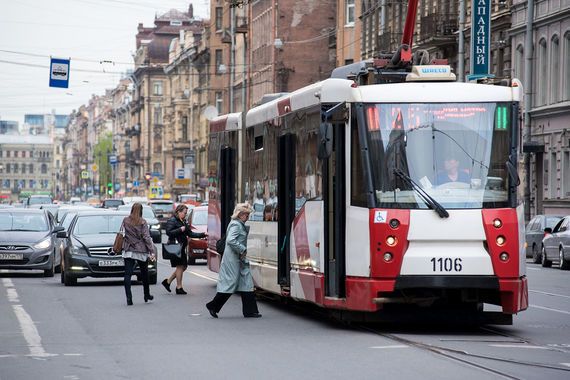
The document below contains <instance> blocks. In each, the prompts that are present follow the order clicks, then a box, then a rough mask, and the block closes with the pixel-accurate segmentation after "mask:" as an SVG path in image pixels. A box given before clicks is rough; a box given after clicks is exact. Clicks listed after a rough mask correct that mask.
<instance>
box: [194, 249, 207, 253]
mask: <svg viewBox="0 0 570 380" xmlns="http://www.w3.org/2000/svg"><path fill="white" fill-rule="evenodd" d="M192 251H193V252H194V253H204V250H203V249H193V250H192Z"/></svg>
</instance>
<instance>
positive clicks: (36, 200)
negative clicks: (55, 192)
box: [28, 196, 52, 205]
mask: <svg viewBox="0 0 570 380" xmlns="http://www.w3.org/2000/svg"><path fill="white" fill-rule="evenodd" d="M51 202H52V201H51V198H50V197H48V196H46V197H30V199H29V200H28V204H29V205H43V204H46V203H51Z"/></svg>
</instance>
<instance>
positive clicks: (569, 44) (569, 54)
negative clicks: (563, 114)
mask: <svg viewBox="0 0 570 380" xmlns="http://www.w3.org/2000/svg"><path fill="white" fill-rule="evenodd" d="M563 53H564V54H563V55H562V56H563V57H564V62H563V63H562V64H563V65H564V91H563V94H564V100H570V32H566V34H565V35H564V52H563Z"/></svg>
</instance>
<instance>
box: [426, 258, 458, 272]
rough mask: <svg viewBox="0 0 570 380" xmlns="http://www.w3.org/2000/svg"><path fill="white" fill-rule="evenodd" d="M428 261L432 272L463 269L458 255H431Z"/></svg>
mask: <svg viewBox="0 0 570 380" xmlns="http://www.w3.org/2000/svg"><path fill="white" fill-rule="evenodd" d="M430 262H431V269H432V270H433V271H434V272H439V273H443V272H461V271H462V270H463V263H462V260H461V258H460V257H432V258H431V260H430Z"/></svg>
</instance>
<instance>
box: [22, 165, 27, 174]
mask: <svg viewBox="0 0 570 380" xmlns="http://www.w3.org/2000/svg"><path fill="white" fill-rule="evenodd" d="M22 174H26V164H22Z"/></svg>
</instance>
